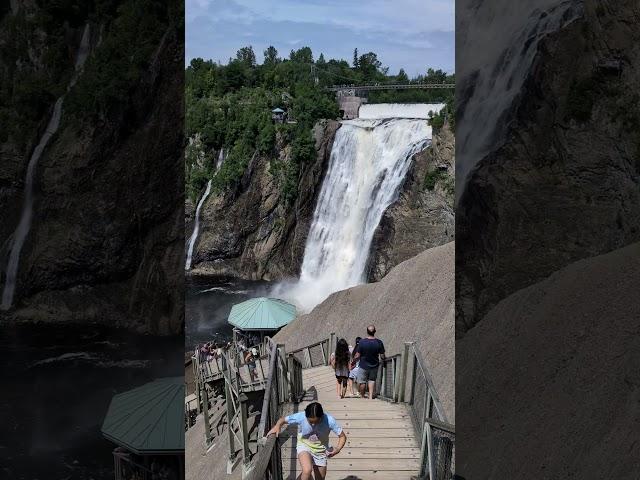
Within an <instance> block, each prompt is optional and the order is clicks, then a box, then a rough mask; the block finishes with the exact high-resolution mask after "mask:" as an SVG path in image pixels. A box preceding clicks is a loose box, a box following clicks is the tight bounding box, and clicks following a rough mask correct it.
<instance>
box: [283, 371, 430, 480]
mask: <svg viewBox="0 0 640 480" xmlns="http://www.w3.org/2000/svg"><path fill="white" fill-rule="evenodd" d="M303 384H304V388H305V391H306V395H305V397H304V399H303V401H302V403H300V404H299V405H297V406H296V407H295V408H296V411H302V410H304V408H305V407H306V405H308V404H309V403H310V402H312V401H316V400H317V401H318V402H320V403H321V404H322V406H323V408H324V410H325V411H326V412H327V413H329V414H331V415H333V416H334V417H335V419H336V420H337V421H338V423H339V424H340V425H341V426H342V428H343V430H344V432H345V433H346V435H347V444H346V445H345V447H344V449H343V450H342V451H341V452H340V453H339V454H338V455H337V456H336V457H335V458H333V459H329V461H328V463H327V467H328V469H327V477H326V480H369V479H371V480H410V479H412V478H415V477H417V476H418V474H419V471H420V465H419V459H420V442H419V441H418V440H417V439H416V436H415V433H414V429H413V426H412V424H411V419H410V414H409V410H408V409H407V406H406V405H405V404H399V403H390V402H386V401H384V400H368V399H362V398H344V399H340V398H339V397H338V395H337V394H336V379H335V376H334V373H333V369H332V368H331V367H326V366H322V367H315V368H310V369H305V370H303ZM296 433H297V429H296V428H295V427H290V428H289V429H288V430H287V432H286V433H285V432H283V433H282V437H281V439H282V441H283V444H282V450H281V453H282V464H283V478H284V480H295V479H296V478H297V476H298V475H299V474H300V465H299V463H298V462H297V459H296ZM330 442H331V445H336V444H337V437H336V436H335V435H333V434H331V437H330Z"/></svg>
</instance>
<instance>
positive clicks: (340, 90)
mask: <svg viewBox="0 0 640 480" xmlns="http://www.w3.org/2000/svg"><path fill="white" fill-rule="evenodd" d="M455 88H456V84H455V83H407V84H379V83H374V84H363V85H334V86H332V87H327V90H329V91H330V92H336V96H338V97H343V96H358V95H363V94H366V93H367V92H370V91H372V90H442V89H445V90H450V89H455Z"/></svg>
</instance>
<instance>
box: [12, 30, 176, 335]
mask: <svg viewBox="0 0 640 480" xmlns="http://www.w3.org/2000/svg"><path fill="white" fill-rule="evenodd" d="M181 22H182V20H181V19H178V20H176V23H171V22H170V23H169V24H168V26H164V27H162V28H163V29H164V33H163V34H161V35H162V37H161V40H160V41H159V42H158V43H157V44H156V45H155V47H154V49H153V51H152V52H151V55H150V56H149V57H148V58H147V59H146V62H147V68H146V70H145V71H144V72H143V73H142V75H141V76H140V78H139V79H138V81H137V82H135V83H134V84H132V85H130V90H129V91H128V92H127V94H128V101H127V102H126V103H125V104H124V105H118V106H117V107H114V108H113V109H111V110H110V111H109V113H108V115H100V116H96V118H93V119H91V120H87V119H86V118H85V119H84V120H81V121H72V120H70V118H69V115H65V113H64V107H63V117H62V124H61V126H60V129H59V130H58V132H57V134H56V135H55V137H54V138H53V139H52V141H51V142H50V143H49V145H48V147H47V149H46V151H45V153H44V154H43V156H42V157H41V159H40V163H39V165H38V168H37V171H36V176H35V195H36V200H35V206H34V218H33V223H32V227H31V230H30V232H29V236H28V238H27V242H26V243H25V245H24V248H23V250H22V253H21V257H20V268H19V272H18V284H17V288H16V308H15V309H14V310H12V311H11V312H10V315H11V316H12V317H13V318H15V319H17V320H25V321H78V322H101V323H107V324H110V325H117V326H123V327H127V328H134V329H138V330H141V331H144V332H150V333H159V334H169V333H177V332H179V331H181V329H182V324H183V319H184V308H183V297H182V293H181V291H182V287H181V286H182V284H183V281H184V277H183V257H182V255H183V247H182V245H183V218H184V217H183V209H182V205H183V203H184V177H183V174H182V172H183V161H182V149H183V145H182V144H183V134H182V130H181V129H180V128H176V125H177V124H178V125H179V124H180V120H179V119H181V118H182V116H183V108H182V97H183V81H182V76H183V42H182V33H181V30H180V28H181V26H180V25H179V23H181ZM92 27H93V31H94V32H98V31H100V26H98V25H94V26H92ZM58 40H59V39H58V38H51V39H48V40H47V39H45V41H50V42H53V41H58ZM68 40H69V42H70V46H69V48H70V49H72V45H76V44H77V40H78V32H77V31H71V32H70V34H69V39H68ZM99 41H102V42H109V29H108V28H107V29H105V31H104V38H99V35H98V34H94V35H93V39H92V49H93V50H94V51H95V50H96V49H97V46H96V45H97V43H98V42H99ZM92 54H93V53H92ZM89 61H91V57H90V59H89ZM34 62H35V60H34ZM36 63H37V62H36ZM69 66H70V68H73V64H72V63H70V65H69ZM36 68H37V67H36ZM120 73H122V74H124V73H125V72H120ZM80 81H82V79H80V80H79V82H80ZM86 108H87V109H90V108H92V107H91V106H89V105H87V106H86ZM89 111H91V110H89ZM45 117H47V118H45V119H43V121H42V124H41V125H43V124H46V122H47V120H48V113H47V114H46V115H45ZM176 119H178V122H177V123H176ZM41 130H42V129H41V128H39V129H36V130H34V131H32V132H29V135H28V137H29V138H28V141H27V146H26V147H25V148H20V143H19V142H17V141H16V140H15V138H14V137H11V136H9V137H8V138H5V139H4V142H3V144H2V148H1V150H0V151H1V152H2V160H1V161H0V165H3V168H2V169H1V170H0V199H1V200H0V202H1V205H0V208H1V211H2V221H1V222H0V229H1V230H0V234H1V238H0V245H2V252H1V253H2V268H3V271H4V268H5V267H6V258H7V253H8V250H9V247H10V245H11V235H12V233H13V231H14V229H15V227H16V224H17V222H18V220H19V216H20V211H21V207H22V192H23V190H24V185H23V182H24V178H25V171H26V167H27V163H28V159H29V155H30V153H31V150H32V148H33V146H34V143H35V142H37V139H38V137H39V134H40V133H42V132H41ZM2 280H3V284H4V278H3V279H2ZM3 286H4V285H3Z"/></svg>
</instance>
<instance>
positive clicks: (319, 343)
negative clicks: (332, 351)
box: [287, 338, 329, 355]
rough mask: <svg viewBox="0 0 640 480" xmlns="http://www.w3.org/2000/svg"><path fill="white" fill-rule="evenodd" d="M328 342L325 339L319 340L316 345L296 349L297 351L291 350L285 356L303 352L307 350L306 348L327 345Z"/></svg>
mask: <svg viewBox="0 0 640 480" xmlns="http://www.w3.org/2000/svg"><path fill="white" fill-rule="evenodd" d="M328 341H329V340H327V339H326V338H325V339H324V340H320V341H319V342H316V343H312V344H311V345H307V346H305V347H302V348H298V349H297V350H292V351H291V352H287V355H293V354H294V353H300V352H303V351H304V350H306V349H308V348H313V347H317V346H318V345H322V344H323V343H327V342H328Z"/></svg>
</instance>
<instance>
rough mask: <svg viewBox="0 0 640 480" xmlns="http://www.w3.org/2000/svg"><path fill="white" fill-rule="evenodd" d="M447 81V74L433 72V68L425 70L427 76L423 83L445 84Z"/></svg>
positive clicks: (437, 71) (438, 71) (439, 71)
mask: <svg viewBox="0 0 640 480" xmlns="http://www.w3.org/2000/svg"><path fill="white" fill-rule="evenodd" d="M446 80H447V74H446V73H445V72H443V71H442V70H440V69H438V70H434V69H433V68H429V69H427V76H426V77H425V83H445V82H446Z"/></svg>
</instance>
